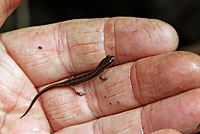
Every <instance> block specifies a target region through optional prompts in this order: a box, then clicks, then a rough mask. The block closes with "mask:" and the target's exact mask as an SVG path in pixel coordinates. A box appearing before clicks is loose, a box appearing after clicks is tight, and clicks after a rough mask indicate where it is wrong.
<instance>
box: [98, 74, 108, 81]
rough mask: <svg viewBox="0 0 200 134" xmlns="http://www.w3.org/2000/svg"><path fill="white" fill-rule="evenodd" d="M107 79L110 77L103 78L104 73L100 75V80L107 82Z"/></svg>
mask: <svg viewBox="0 0 200 134" xmlns="http://www.w3.org/2000/svg"><path fill="white" fill-rule="evenodd" d="M107 78H108V77H103V73H100V75H99V79H100V80H103V81H105V80H107Z"/></svg>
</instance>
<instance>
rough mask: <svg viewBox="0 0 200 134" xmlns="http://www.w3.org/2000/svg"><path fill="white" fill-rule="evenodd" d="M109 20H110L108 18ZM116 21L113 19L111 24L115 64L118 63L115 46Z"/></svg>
mask: <svg viewBox="0 0 200 134" xmlns="http://www.w3.org/2000/svg"><path fill="white" fill-rule="evenodd" d="M110 19H111V18H110ZM115 28H116V19H114V23H113V38H114V48H115V49H114V51H115V52H114V55H115V63H119V62H118V61H119V60H118V58H117V49H116V45H117V43H116V29H115Z"/></svg>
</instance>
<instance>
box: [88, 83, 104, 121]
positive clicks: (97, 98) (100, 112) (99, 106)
mask: <svg viewBox="0 0 200 134" xmlns="http://www.w3.org/2000/svg"><path fill="white" fill-rule="evenodd" d="M91 83H92V87H93V88H94V89H93V90H92V91H94V95H95V98H96V100H97V101H96V102H97V106H98V108H97V109H99V110H98V111H96V113H97V116H95V115H94V114H93V116H94V117H95V118H97V117H98V116H100V115H103V113H102V112H103V110H102V108H101V105H100V103H99V102H100V101H99V96H98V95H97V92H96V91H97V90H96V87H95V84H94V81H92V82H91ZM91 83H90V84H91ZM89 87H90V86H89ZM90 110H91V109H90Z"/></svg>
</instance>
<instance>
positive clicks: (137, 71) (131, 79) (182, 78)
mask: <svg viewBox="0 0 200 134" xmlns="http://www.w3.org/2000/svg"><path fill="white" fill-rule="evenodd" d="M199 66H200V57H199V56H197V55H195V54H192V53H186V52H174V53H169V54H163V55H159V56H154V57H150V58H146V59H143V60H139V61H137V62H136V63H134V64H133V63H129V64H124V65H120V66H116V67H113V68H110V69H109V70H107V71H106V72H105V73H104V75H105V76H106V77H108V79H107V80H106V81H103V82H102V81H101V80H99V79H98V78H95V79H93V80H91V81H89V82H87V83H84V84H82V85H78V86H76V87H75V88H76V89H78V90H80V91H81V90H84V92H85V93H86V96H85V97H79V96H76V95H73V94H72V92H71V91H70V88H67V87H66V88H62V89H61V88H58V89H59V90H52V91H51V92H48V93H46V95H44V96H43V98H42V103H43V107H44V109H45V112H46V115H47V117H48V119H49V121H50V122H51V124H52V127H53V128H54V130H58V129H60V128H63V127H66V126H70V125H76V124H80V123H83V122H88V121H90V120H94V119H96V118H100V117H104V116H107V115H111V114H116V113H119V112H123V111H126V110H129V109H134V108H137V107H141V106H143V105H146V104H148V103H151V102H155V101H157V100H161V99H164V98H167V97H170V96H173V95H177V94H179V93H181V92H184V91H188V90H191V89H195V88H198V87H200V79H199V76H200V74H199V73H200V68H199ZM66 89H69V90H66Z"/></svg>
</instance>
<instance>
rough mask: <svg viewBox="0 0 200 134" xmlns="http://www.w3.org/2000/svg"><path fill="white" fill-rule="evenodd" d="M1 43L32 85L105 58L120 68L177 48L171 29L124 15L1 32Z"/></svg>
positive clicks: (174, 34)
mask: <svg viewBox="0 0 200 134" xmlns="http://www.w3.org/2000/svg"><path fill="white" fill-rule="evenodd" d="M0 40H1V42H2V43H3V45H4V46H5V47H6V49H7V51H8V53H9V54H10V55H11V56H12V58H13V59H14V60H15V61H16V62H17V63H18V65H19V66H20V67H21V68H22V69H23V71H24V72H25V73H26V74H27V75H28V76H29V78H30V79H31V80H32V82H33V83H34V84H35V86H41V85H44V84H47V83H51V82H53V81H57V80H59V79H62V78H65V77H68V76H70V75H73V74H76V73H80V72H84V71H88V70H91V69H93V68H94V67H95V66H96V65H97V64H98V62H99V61H100V60H101V59H102V58H103V57H105V56H106V55H107V54H110V55H114V56H116V62H115V63H116V64H121V63H125V62H128V61H134V60H137V59H140V58H143V57H147V56H151V55H157V54H161V53H166V52H169V51H173V50H175V49H176V48H177V44H178V36H177V33H176V32H175V30H174V29H173V28H172V27H171V26H170V25H168V24H166V23H164V22H162V21H159V20H151V19H139V18H122V17H119V18H103V19H83V20H71V21H66V22H61V23H56V24H51V25H46V26H39V27H32V28H26V29H21V30H17V31H12V32H8V33H4V34H1V36H0Z"/></svg>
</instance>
